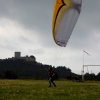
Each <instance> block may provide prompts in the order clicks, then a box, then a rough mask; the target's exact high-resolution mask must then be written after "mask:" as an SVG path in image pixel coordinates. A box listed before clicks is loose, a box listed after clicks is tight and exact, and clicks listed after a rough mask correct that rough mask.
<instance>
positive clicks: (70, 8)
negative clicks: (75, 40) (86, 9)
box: [52, 0, 82, 47]
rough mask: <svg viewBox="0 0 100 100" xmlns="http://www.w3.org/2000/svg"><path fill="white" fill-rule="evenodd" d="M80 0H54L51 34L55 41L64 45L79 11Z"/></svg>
mask: <svg viewBox="0 0 100 100" xmlns="http://www.w3.org/2000/svg"><path fill="white" fill-rule="evenodd" d="M81 4H82V0H55V4H54V12H53V19H52V34H53V39H54V41H55V43H56V44H57V45H59V46H61V47H65V46H66V45H67V42H68V40H69V38H70V36H71V34H72V31H73V29H74V27H75V24H76V22H77V19H78V17H79V14H80V12H81Z"/></svg>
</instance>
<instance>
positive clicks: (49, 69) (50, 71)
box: [46, 67, 56, 87]
mask: <svg viewBox="0 0 100 100" xmlns="http://www.w3.org/2000/svg"><path fill="white" fill-rule="evenodd" d="M46 70H47V72H48V76H49V80H48V81H49V84H50V85H49V87H51V85H52V84H53V85H54V86H55V87H56V84H55V83H54V75H55V74H54V71H53V70H52V68H51V67H49V68H48V69H46Z"/></svg>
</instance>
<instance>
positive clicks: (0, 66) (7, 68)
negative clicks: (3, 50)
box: [0, 59, 100, 80]
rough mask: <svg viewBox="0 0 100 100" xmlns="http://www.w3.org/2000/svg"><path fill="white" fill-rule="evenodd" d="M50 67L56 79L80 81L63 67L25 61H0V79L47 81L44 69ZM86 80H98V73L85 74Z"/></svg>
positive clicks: (69, 70) (99, 78)
mask: <svg viewBox="0 0 100 100" xmlns="http://www.w3.org/2000/svg"><path fill="white" fill-rule="evenodd" d="M49 67H52V68H53V70H54V71H56V72H57V74H58V79H67V80H81V75H77V74H75V73H73V72H72V71H71V69H70V68H67V67H65V66H58V67H56V68H55V67H54V66H51V65H44V64H41V63H38V62H36V61H26V60H24V59H16V60H12V59H10V60H9V59H5V60H0V78H6V79H48V73H47V71H46V70H45V68H49ZM85 79H86V80H100V73H98V75H95V74H92V75H91V74H89V73H86V74H85Z"/></svg>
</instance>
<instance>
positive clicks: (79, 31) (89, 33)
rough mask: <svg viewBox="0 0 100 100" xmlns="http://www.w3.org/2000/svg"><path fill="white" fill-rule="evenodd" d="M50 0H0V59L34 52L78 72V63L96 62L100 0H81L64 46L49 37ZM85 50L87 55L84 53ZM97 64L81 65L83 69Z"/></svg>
mask: <svg viewBox="0 0 100 100" xmlns="http://www.w3.org/2000/svg"><path fill="white" fill-rule="evenodd" d="M53 6H54V0H0V59H5V58H11V57H14V52H15V51H19V52H21V56H26V55H29V56H30V55H34V56H35V57H36V61H37V62H40V63H43V64H49V65H53V66H55V67H56V66H66V67H67V68H70V69H71V70H72V72H74V73H77V74H81V71H82V66H83V64H85V65H100V0H83V2H82V11H81V14H80V16H79V19H78V21H77V24H76V26H75V28H74V30H73V32H72V35H71V37H70V39H69V41H68V44H67V46H66V47H65V48H61V47H58V46H57V45H56V44H55V43H54V41H53V38H52V13H53ZM83 50H85V51H86V52H88V53H89V54H90V55H91V56H89V55H87V54H86V53H85V52H83ZM86 72H89V73H91V72H92V73H95V74H98V72H100V66H88V68H87V67H85V73H86Z"/></svg>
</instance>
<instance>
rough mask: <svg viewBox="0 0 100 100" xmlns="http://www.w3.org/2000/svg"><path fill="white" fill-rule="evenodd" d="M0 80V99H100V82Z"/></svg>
mask: <svg viewBox="0 0 100 100" xmlns="http://www.w3.org/2000/svg"><path fill="white" fill-rule="evenodd" d="M55 83H56V84H57V87H53V86H52V87H50V88H49V87H48V86H49V84H48V81H47V80H0V100H100V82H91V81H90V82H72V81H55Z"/></svg>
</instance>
